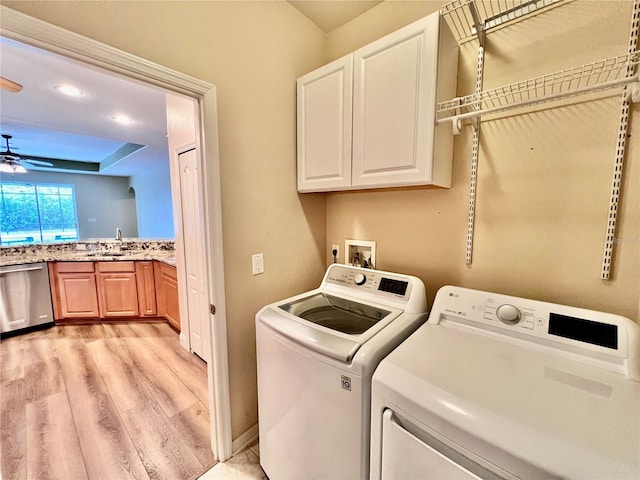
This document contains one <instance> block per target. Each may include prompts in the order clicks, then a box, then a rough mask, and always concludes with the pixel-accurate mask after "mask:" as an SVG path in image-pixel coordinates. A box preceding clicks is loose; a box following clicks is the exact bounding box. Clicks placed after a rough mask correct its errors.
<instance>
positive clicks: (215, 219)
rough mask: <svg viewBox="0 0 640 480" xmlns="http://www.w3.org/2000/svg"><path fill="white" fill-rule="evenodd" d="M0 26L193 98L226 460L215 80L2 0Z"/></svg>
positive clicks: (220, 449)
mask: <svg viewBox="0 0 640 480" xmlns="http://www.w3.org/2000/svg"><path fill="white" fill-rule="evenodd" d="M0 28H1V32H0V34H1V35H2V36H4V37H7V38H11V39H13V40H17V41H20V42H23V43H26V44H29V45H33V46H36V47H38V48H42V49H44V50H48V51H51V52H55V53H58V54H61V55H64V56H65V57H68V58H72V59H75V60H78V61H80V62H82V63H85V64H89V65H94V66H97V67H100V68H102V69H105V70H108V71H111V72H115V73H118V74H121V75H124V76H126V77H129V78H134V79H137V80H141V81H143V82H145V83H148V84H152V85H156V86H158V87H161V88H163V89H165V90H169V91H173V92H177V93H182V94H185V95H188V96H190V97H192V98H195V99H197V100H198V105H199V108H200V125H199V127H198V128H199V130H200V131H199V135H198V136H197V137H196V138H198V139H199V140H200V141H201V142H202V144H201V145H200V147H201V150H200V151H201V152H202V155H200V159H199V161H200V165H199V166H200V169H201V171H202V175H203V178H204V179H205V185H204V191H203V194H204V203H205V205H204V207H205V211H204V225H205V232H204V236H205V243H206V247H207V248H206V258H207V280H208V292H209V301H210V303H212V304H214V305H215V306H216V314H215V315H211V320H212V323H211V327H212V328H211V337H212V338H211V341H210V343H209V344H210V345H211V350H212V352H211V356H210V358H211V361H210V362H209V363H208V369H207V370H208V376H209V378H208V383H209V405H210V412H211V419H212V422H211V425H212V431H211V448H212V450H213V454H214V456H215V457H216V458H217V459H219V460H220V461H225V460H227V459H228V458H230V457H231V454H232V451H231V440H232V438H231V411H230V400H229V369H228V356H227V325H226V308H225V292H224V265H223V253H222V210H221V195H220V158H219V156H218V124H217V111H216V89H215V86H214V85H212V84H210V83H207V82H204V81H202V80H198V79H196V78H193V77H189V76H188V75H185V74H182V73H180V72H176V71H174V70H171V69H168V68H165V67H163V66H161V65H158V64H155V63H153V62H150V61H148V60H145V59H143V58H140V57H137V56H135V55H132V54H129V53H127V52H124V51H122V50H118V49H116V48H113V47H110V46H109V45H106V44H103V43H100V42H97V41H95V40H92V39H90V38H87V37H84V36H82V35H78V34H77V33H74V32H71V31H69V30H65V29H63V28H60V27H57V26H55V25H52V24H50V23H47V22H43V21H42V20H39V19H36V18H33V17H30V16H28V15H25V14H23V13H20V12H17V11H15V10H12V9H10V8H8V7H5V6H2V5H0Z"/></svg>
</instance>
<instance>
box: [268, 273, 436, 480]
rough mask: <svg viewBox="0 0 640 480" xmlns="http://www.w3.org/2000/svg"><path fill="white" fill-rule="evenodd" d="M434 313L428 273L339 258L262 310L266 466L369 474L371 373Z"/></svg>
mask: <svg viewBox="0 0 640 480" xmlns="http://www.w3.org/2000/svg"><path fill="white" fill-rule="evenodd" d="M426 320H427V300H426V295H425V288H424V284H423V283H422V281H421V280H420V279H418V278H416V277H412V276H408V275H401V274H397V273H389V272H382V271H377V270H367V269H362V268H355V267H350V266H346V265H339V264H333V265H331V266H330V267H329V268H328V269H327V272H326V273H325V276H324V279H323V280H322V283H321V285H320V287H319V288H318V289H316V290H312V291H310V292H307V293H303V294H301V295H297V296H295V297H292V298H289V299H286V300H282V301H280V302H276V303H273V304H271V305H268V306H266V307H264V308H263V309H262V310H260V312H258V314H257V315H256V341H257V357H258V410H259V427H260V465H261V466H262V468H263V469H264V471H265V473H266V474H267V475H268V476H269V478H270V479H271V480H279V479H296V480H303V479H310V478H318V479H320V478H323V479H341V478H342V479H362V478H367V477H368V474H369V442H370V437H369V428H370V425H371V423H370V422H371V415H370V409H371V377H372V375H373V371H374V369H375V368H376V366H377V365H378V363H379V362H380V360H382V358H384V357H385V356H386V355H387V354H388V353H389V352H390V351H391V350H393V349H394V348H395V347H396V346H397V345H398V344H400V342H402V341H403V340H404V339H406V338H407V337H408V336H409V335H410V334H411V333H412V332H414V331H415V329H416V328H417V327H418V326H419V325H421V324H423V323H424V322H425V321H426Z"/></svg>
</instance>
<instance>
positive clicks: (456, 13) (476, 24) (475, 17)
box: [440, 0, 567, 43]
mask: <svg viewBox="0 0 640 480" xmlns="http://www.w3.org/2000/svg"><path fill="white" fill-rule="evenodd" d="M566 1H567V0H482V1H481V0H454V1H453V2H451V3H448V4H446V5H445V6H443V7H442V8H441V9H440V13H441V15H442V16H443V17H444V19H445V20H446V22H447V24H448V25H449V28H450V29H451V32H452V33H453V35H454V37H455V38H456V40H457V41H458V43H464V42H466V41H469V40H472V39H474V38H477V37H478V36H479V34H480V32H486V31H487V30H490V29H492V28H496V27H498V26H500V25H503V24H505V23H508V22H511V21H513V20H517V19H518V18H520V17H523V16H525V15H528V14H530V13H533V12H535V11H536V10H539V9H541V8H545V7H549V6H551V5H554V4H559V3H561V2H566Z"/></svg>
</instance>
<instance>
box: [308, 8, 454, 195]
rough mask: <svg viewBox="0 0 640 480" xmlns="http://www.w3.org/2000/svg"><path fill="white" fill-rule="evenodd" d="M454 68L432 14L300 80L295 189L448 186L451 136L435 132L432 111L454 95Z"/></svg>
mask: <svg viewBox="0 0 640 480" xmlns="http://www.w3.org/2000/svg"><path fill="white" fill-rule="evenodd" d="M351 64H353V81H352V85H351V86H348V85H346V84H344V83H341V82H342V81H347V78H348V77H349V78H350V77H351V70H350V66H351ZM340 65H342V67H341V66H340ZM457 66H458V44H457V42H456V41H455V39H454V38H453V36H452V35H451V33H450V32H449V29H448V27H447V26H446V24H445V22H444V21H442V19H441V17H440V14H439V13H435V14H432V15H429V16H428V17H425V18H423V19H421V20H418V21H417V22H414V23H412V24H410V25H408V26H406V27H404V28H402V29H400V30H397V31H396V32H393V33H391V34H390V35H387V36H385V37H383V38H381V39H379V40H377V41H375V42H373V43H371V44H369V45H367V46H365V47H363V48H361V49H359V50H357V51H355V52H354V53H353V54H351V55H348V56H347V57H344V58H341V59H339V60H337V61H336V62H333V63H331V64H329V65H325V66H324V67H322V68H320V69H319V70H316V71H314V72H312V73H310V74H307V75H305V76H304V77H302V78H300V79H299V80H298V190H299V191H301V192H313V191H315V192H318V191H331V190H349V189H362V188H381V187H396V186H408V185H438V186H442V187H449V186H450V184H451V163H452V158H453V133H452V130H451V126H450V125H449V126H444V125H443V126H439V127H436V124H435V120H436V118H435V111H436V110H435V109H436V104H437V102H438V101H441V100H444V99H447V98H451V97H454V96H455V94H456V79H457ZM347 68H349V74H347V73H346V70H347ZM332 72H333V73H332ZM332 76H336V78H334V79H333V80H331V78H332ZM313 79H315V82H313ZM321 83H322V86H321V85H320V84H321ZM316 84H317V85H316ZM325 84H327V85H325ZM310 85H314V91H313V93H312V92H311V90H310V88H309V86H310ZM301 97H302V98H301ZM352 100H353V102H352ZM351 103H352V105H353V109H352V110H351ZM347 111H348V112H349V115H351V112H352V115H351V116H350V117H349V118H347V117H346V115H347ZM347 146H349V151H348V152H347ZM338 172H340V173H338ZM311 173H313V175H311ZM320 179H323V181H320ZM330 180H332V181H335V183H331V184H330V183H329V181H330ZM338 180H339V181H338Z"/></svg>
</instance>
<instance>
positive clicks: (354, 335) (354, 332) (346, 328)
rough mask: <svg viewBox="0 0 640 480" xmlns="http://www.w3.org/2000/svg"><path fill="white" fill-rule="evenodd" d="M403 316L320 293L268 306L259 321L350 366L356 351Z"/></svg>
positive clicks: (386, 309)
mask: <svg viewBox="0 0 640 480" xmlns="http://www.w3.org/2000/svg"><path fill="white" fill-rule="evenodd" d="M401 313H402V310H398V309H396V308H391V307H387V306H377V305H373V304H363V303H360V302H358V301H356V300H354V299H350V298H346V297H338V296H335V295H329V294H326V293H324V292H321V291H319V290H315V291H312V292H308V293H307V294H302V295H298V296H295V297H292V298H291V299H288V300H284V303H280V302H278V303H275V304H271V305H268V306H267V307H265V308H264V309H263V310H262V311H261V312H259V314H258V321H259V322H260V323H261V324H263V325H264V326H267V327H269V328H270V329H271V330H274V331H275V332H277V333H278V334H280V335H282V336H284V337H287V338H288V339H290V340H293V341H294V342H296V343H298V344H299V345H301V346H303V347H305V348H308V349H309V350H312V351H315V352H318V353H320V354H322V355H326V356H328V357H331V358H333V359H336V360H339V361H341V362H344V363H349V362H351V360H352V359H353V357H354V356H355V354H356V352H357V351H358V350H359V349H360V347H361V346H362V345H364V344H365V343H366V342H367V341H368V340H370V339H371V338H373V337H374V336H375V335H376V334H377V333H378V332H380V330H382V329H383V328H384V327H385V326H386V325H388V324H389V323H391V322H392V321H393V320H394V319H395V318H397V317H398V316H399V315H400V314H401Z"/></svg>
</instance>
